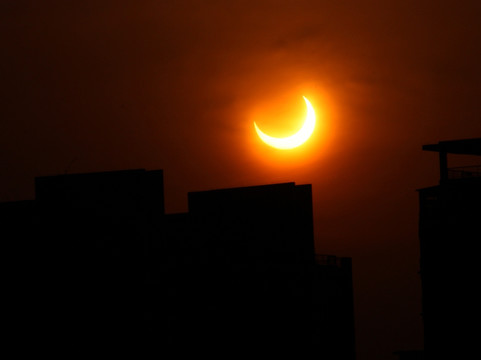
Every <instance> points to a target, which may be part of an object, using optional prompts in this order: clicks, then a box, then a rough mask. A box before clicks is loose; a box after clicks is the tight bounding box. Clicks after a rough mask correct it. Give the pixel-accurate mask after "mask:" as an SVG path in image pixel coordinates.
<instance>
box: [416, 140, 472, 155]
mask: <svg viewBox="0 0 481 360" xmlns="http://www.w3.org/2000/svg"><path fill="white" fill-rule="evenodd" d="M423 150H426V151H437V152H440V153H441V152H442V153H446V154H463V155H479V156H481V138H475V139H464V140H450V141H440V142H439V143H437V144H430V145H423Z"/></svg>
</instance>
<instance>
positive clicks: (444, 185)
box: [418, 138, 481, 359]
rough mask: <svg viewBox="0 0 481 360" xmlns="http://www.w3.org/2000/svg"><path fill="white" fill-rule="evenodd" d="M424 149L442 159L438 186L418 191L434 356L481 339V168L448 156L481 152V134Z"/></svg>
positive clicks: (429, 350) (428, 346)
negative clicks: (453, 163)
mask: <svg viewBox="0 0 481 360" xmlns="http://www.w3.org/2000/svg"><path fill="white" fill-rule="evenodd" d="M423 150H426V151H435V152H438V153H439V163H440V182H439V185H436V186H432V187H428V188H424V189H419V190H418V191H419V239H420V255H421V259H420V274H421V282H422V309H423V310H422V311H423V321H424V338H425V340H424V342H425V352H426V357H427V358H428V359H435V358H441V356H444V355H446V354H447V352H448V351H449V352H450V353H451V354H456V353H459V352H461V351H464V350H465V349H468V348H471V347H472V346H473V344H476V343H477V341H478V340H477V332H474V331H473V328H472V326H471V325H473V324H475V325H478V320H479V303H480V302H479V300H480V297H479V294H478V289H477V288H478V286H477V285H478V284H479V275H480V274H479V273H480V271H479V264H478V262H479V256H478V252H477V251H474V249H475V247H474V246H475V244H476V243H477V242H479V240H480V239H481V232H480V225H481V166H468V167H458V168H449V167H448V154H464V155H478V156H481V138H477V139H466V140H453V141H442V142H439V143H438V144H432V145H424V146H423ZM470 324H471V325H470Z"/></svg>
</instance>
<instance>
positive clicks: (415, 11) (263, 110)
mask: <svg viewBox="0 0 481 360" xmlns="http://www.w3.org/2000/svg"><path fill="white" fill-rule="evenodd" d="M479 19H481V3H480V2H479V1H459V0H458V1H442V2H438V1H422V0H417V1H406V0H402V1H401V0H399V1H398V0H393V1H385V0H379V1H378V0H373V1H322V0H297V1H283V0H277V1H264V0H255V1H247V0H246V1H224V0H222V1H221V0H215V1H214V0H212V1H180V0H177V1H168V0H164V1H153V0H151V1H148V0H143V1H138V0H136V1H122V0H112V1H100V0H82V1H64V0H61V1H49V0H43V1H24V0H11V1H9V0H3V1H1V2H0V41H1V47H0V55H1V56H0V201H11V200H22V199H31V198H33V197H34V189H33V182H34V177H36V176H43V175H55V174H62V173H65V172H66V171H68V172H70V173H78V172H92V171H107V170H120V169H129V168H146V169H164V171H165V191H166V207H167V211H168V212H180V211H185V210H186V206H187V204H186V202H187V192H188V191H197V190H207V189H215V188H225V187H237V186H247V185H257V184H268V183H276V182H284V181H295V182H296V183H298V184H301V183H311V184H312V185H313V193H314V220H315V236H316V248H317V252H319V253H328V254H334V255H338V256H350V257H352V258H353V266H354V269H353V271H354V295H355V313H356V336H357V349H358V358H359V360H366V359H379V360H381V359H392V352H393V351H396V350H407V349H418V348H422V321H421V317H420V312H421V305H420V304H421V293H420V279H419V276H418V274H417V271H418V270H419V246H418V237H417V220H418V219H417V216H418V204H417V193H416V189H417V188H421V187H426V186H430V185H434V184H436V183H437V181H438V167H437V166H438V165H437V156H436V154H433V153H426V152H422V151H421V146H422V145H423V144H428V143H435V142H438V141H441V140H451V139H461V138H472V137H480V136H481V101H480V95H481V65H480V64H481V46H480V44H481V25H480V24H481V22H480V21H479ZM303 95H304V96H306V97H307V98H309V100H310V101H311V103H312V104H313V106H314V108H315V109H316V111H317V114H318V126H317V128H316V132H315V133H314V135H313V138H312V139H311V140H310V141H309V142H308V143H307V144H306V145H305V146H304V147H302V148H300V149H298V150H295V151H291V152H281V151H278V150H274V149H271V148H268V147H267V146H265V145H264V144H262V143H261V142H260V140H259V139H258V138H257V136H256V135H255V131H254V127H253V124H252V121H253V120H254V119H256V121H257V122H258V123H259V125H260V126H261V128H262V129H264V130H266V132H270V133H271V134H274V133H275V131H276V129H275V128H274V127H275V126H284V127H285V128H287V129H289V127H290V128H292V129H294V128H296V126H297V125H296V124H295V123H291V122H290V121H292V118H294V117H295V116H293V115H294V114H296V113H298V114H300V115H298V116H300V117H302V116H303V114H304V112H305V108H304V103H303V100H302V96H303ZM277 123H278V125H277ZM452 160H454V162H452V164H455V163H456V164H457V161H458V159H457V158H454V159H450V161H452ZM459 161H461V160H459ZM459 164H461V163H459ZM453 251H456V250H455V249H454V248H453Z"/></svg>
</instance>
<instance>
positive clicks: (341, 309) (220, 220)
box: [0, 169, 355, 359]
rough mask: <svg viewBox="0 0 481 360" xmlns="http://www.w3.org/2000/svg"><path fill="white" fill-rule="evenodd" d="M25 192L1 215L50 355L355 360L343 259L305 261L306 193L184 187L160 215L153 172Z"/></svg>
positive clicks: (55, 183) (158, 180)
mask: <svg viewBox="0 0 481 360" xmlns="http://www.w3.org/2000/svg"><path fill="white" fill-rule="evenodd" d="M35 190H36V199H35V200H34V201H27V202H13V203H3V204H0V215H5V217H4V218H7V215H8V219H9V232H10V233H11V234H13V235H12V236H11V241H13V242H16V243H17V244H20V243H21V244H23V245H22V246H24V247H25V248H26V249H27V250H24V251H23V253H24V254H26V256H25V259H28V260H27V261H25V263H24V268H25V269H26V271H25V274H23V275H21V276H20V277H21V278H22V279H26V278H27V277H28V275H27V274H31V273H35V275H33V278H32V279H31V280H30V281H29V286H30V287H31V288H32V289H34V290H32V292H34V293H35V294H36V300H35V306H33V307H30V310H29V311H28V315H27V316H26V317H28V318H29V319H35V322H36V323H37V324H46V323H48V324H49V325H50V328H53V329H54V330H51V331H52V333H51V336H53V337H54V338H55V339H56V341H57V342H58V343H61V344H63V346H66V347H69V348H79V347H81V348H82V349H84V350H85V349H90V351H93V349H94V348H96V347H99V346H100V347H102V348H103V349H104V350H105V349H108V348H110V349H119V348H124V347H125V346H126V344H128V343H130V344H134V345H135V346H134V347H136V348H137V349H147V348H148V349H149V350H155V351H156V352H158V353H159V354H161V353H164V352H166V351H177V352H179V351H180V352H182V354H184V355H199V354H208V355H210V356H214V357H223V358H224V357H229V356H230V354H232V353H236V352H238V351H240V350H241V349H242V351H247V352H250V353H254V352H256V353H259V352H264V353H269V354H271V355H272V354H273V353H275V352H276V351H277V352H279V353H282V352H285V351H288V350H289V351H295V352H296V353H297V354H298V355H300V354H301V353H302V352H303V351H306V352H307V353H310V352H311V351H313V350H315V351H319V352H320V353H322V354H323V355H324V356H326V357H327V358H332V359H333V358H335V359H354V358H355V350H354V345H355V344H354V314H353V292H352V265H351V259H350V258H337V257H335V256H327V255H322V256H321V255H316V254H315V251H314V239H313V220H312V193H311V186H310V185H296V184H294V183H284V184H273V185H262V186H252V187H244V188H234V189H222V190H213V191H202V192H192V193H189V194H188V212H187V213H182V214H165V211H164V194H163V173H162V171H161V170H156V171H145V170H141V169H140V170H128V171H116V172H103V173H91V174H70V175H59V176H49V177H39V178H36V180H35ZM19 282H20V281H19ZM40 327H41V326H40Z"/></svg>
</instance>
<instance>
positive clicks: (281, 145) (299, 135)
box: [254, 96, 316, 150]
mask: <svg viewBox="0 0 481 360" xmlns="http://www.w3.org/2000/svg"><path fill="white" fill-rule="evenodd" d="M303 98H304V101H305V102H306V106H307V116H306V120H305V121H304V124H303V125H302V127H301V129H300V130H299V131H297V132H296V133H295V134H293V135H291V136H287V137H283V138H277V137H273V136H269V135H267V134H265V133H264V132H262V130H261V129H259V127H258V126H257V124H256V122H255V121H254V127H255V129H256V132H257V135H258V136H259V138H260V139H261V140H262V141H263V142H265V143H266V144H267V145H269V146H272V147H274V148H276V149H280V150H289V149H294V148H296V147H298V146H301V145H302V144H304V143H305V142H306V141H307V140H308V139H309V138H310V137H311V135H312V133H313V132H314V127H315V126H316V113H315V112H314V108H313V107H312V105H311V103H310V102H309V100H307V98H306V97H305V96H303Z"/></svg>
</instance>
